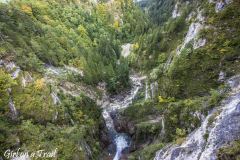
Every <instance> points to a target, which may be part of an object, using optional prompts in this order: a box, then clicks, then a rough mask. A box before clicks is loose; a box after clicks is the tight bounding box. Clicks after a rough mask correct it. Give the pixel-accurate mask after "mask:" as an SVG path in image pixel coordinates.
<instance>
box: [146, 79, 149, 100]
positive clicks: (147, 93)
mask: <svg viewBox="0 0 240 160" xmlns="http://www.w3.org/2000/svg"><path fill="white" fill-rule="evenodd" d="M149 98H150V95H149V90H148V83H147V81H146V83H145V100H147V99H149Z"/></svg>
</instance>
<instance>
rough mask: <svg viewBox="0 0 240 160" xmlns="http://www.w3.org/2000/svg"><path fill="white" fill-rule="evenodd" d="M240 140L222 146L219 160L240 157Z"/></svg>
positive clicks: (237, 158)
mask: <svg viewBox="0 0 240 160" xmlns="http://www.w3.org/2000/svg"><path fill="white" fill-rule="evenodd" d="M239 148H240V142H239V140H237V141H233V142H232V143H231V144H229V145H225V146H223V147H222V148H220V149H219V150H218V153H217V158H218V160H224V159H236V160H239V159H240V153H239Z"/></svg>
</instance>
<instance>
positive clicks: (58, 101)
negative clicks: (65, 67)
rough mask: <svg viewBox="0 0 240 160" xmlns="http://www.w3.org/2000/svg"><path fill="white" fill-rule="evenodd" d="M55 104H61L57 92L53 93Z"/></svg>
mask: <svg viewBox="0 0 240 160" xmlns="http://www.w3.org/2000/svg"><path fill="white" fill-rule="evenodd" d="M51 96H52V100H53V104H61V101H60V99H59V97H58V96H57V94H56V93H55V92H52V93H51Z"/></svg>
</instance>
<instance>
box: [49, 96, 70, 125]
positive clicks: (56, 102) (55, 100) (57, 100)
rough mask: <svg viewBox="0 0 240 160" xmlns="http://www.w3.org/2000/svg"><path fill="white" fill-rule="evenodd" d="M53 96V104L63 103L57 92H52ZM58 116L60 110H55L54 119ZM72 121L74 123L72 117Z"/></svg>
mask: <svg viewBox="0 0 240 160" xmlns="http://www.w3.org/2000/svg"><path fill="white" fill-rule="evenodd" d="M51 97H52V100H53V104H55V105H59V104H61V100H60V98H59V97H58V96H57V94H56V93H55V92H52V93H51ZM57 117H58V111H56V112H55V115H54V117H53V120H56V119H57ZM71 123H72V124H74V122H73V120H72V119H71Z"/></svg>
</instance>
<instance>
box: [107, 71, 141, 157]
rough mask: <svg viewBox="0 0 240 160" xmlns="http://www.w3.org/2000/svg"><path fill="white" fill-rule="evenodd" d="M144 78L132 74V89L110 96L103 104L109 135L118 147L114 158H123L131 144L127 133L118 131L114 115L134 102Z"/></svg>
mask: <svg viewBox="0 0 240 160" xmlns="http://www.w3.org/2000/svg"><path fill="white" fill-rule="evenodd" d="M143 79H144V77H140V76H138V75H131V76H130V80H131V82H132V87H131V90H130V91H129V92H128V93H126V94H124V95H121V96H118V95H117V96H114V98H109V99H108V100H107V101H105V102H104V103H103V105H102V108H103V112H102V115H103V118H104V120H105V123H106V127H107V129H108V135H109V138H110V139H111V141H112V142H113V145H114V146H115V148H116V153H115V156H114V159H113V160H119V159H120V158H121V155H122V152H123V151H124V150H125V149H127V148H128V147H129V146H130V144H131V138H130V137H129V135H128V134H127V133H119V132H117V131H116V129H115V127H114V120H113V117H114V115H116V114H117V113H118V111H120V110H122V109H124V108H126V107H128V106H129V105H130V104H131V103H132V101H133V99H134V98H135V97H136V95H137V93H138V91H139V89H140V88H141V87H142V82H141V81H142V80H143Z"/></svg>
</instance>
